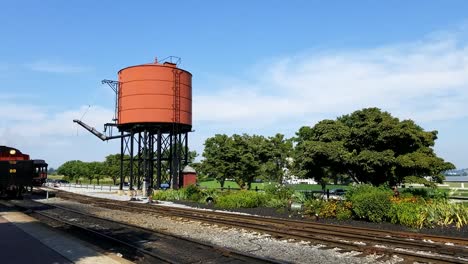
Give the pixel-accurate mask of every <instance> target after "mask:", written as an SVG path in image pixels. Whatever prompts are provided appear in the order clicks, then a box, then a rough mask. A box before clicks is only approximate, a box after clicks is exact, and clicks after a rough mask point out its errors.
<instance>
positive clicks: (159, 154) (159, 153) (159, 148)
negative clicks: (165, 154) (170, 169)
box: [156, 128, 162, 189]
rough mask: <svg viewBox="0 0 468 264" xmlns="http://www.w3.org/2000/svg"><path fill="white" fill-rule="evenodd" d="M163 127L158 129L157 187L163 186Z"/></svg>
mask: <svg viewBox="0 0 468 264" xmlns="http://www.w3.org/2000/svg"><path fill="white" fill-rule="evenodd" d="M161 136H162V135H161V129H160V128H159V129H158V138H157V140H158V141H157V167H156V171H157V176H156V189H159V188H161V170H162V169H161V156H162V155H161V140H162V139H161Z"/></svg>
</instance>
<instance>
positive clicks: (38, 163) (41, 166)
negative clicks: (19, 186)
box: [33, 159, 48, 186]
mask: <svg viewBox="0 0 468 264" xmlns="http://www.w3.org/2000/svg"><path fill="white" fill-rule="evenodd" d="M33 164H34V175H33V186H42V184H44V183H45V182H46V180H47V166H48V164H47V163H46V162H45V160H39V159H35V160H33Z"/></svg>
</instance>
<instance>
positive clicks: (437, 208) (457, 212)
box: [424, 201, 468, 228]
mask: <svg viewBox="0 0 468 264" xmlns="http://www.w3.org/2000/svg"><path fill="white" fill-rule="evenodd" d="M424 211H425V214H426V215H427V219H426V225H427V226H429V227H432V226H435V225H438V226H449V225H452V224H454V225H455V226H456V227H457V228H460V227H462V226H465V225H468V210H467V207H466V206H464V205H463V204H459V203H453V204H452V203H448V202H447V201H434V202H433V203H428V204H427V206H425V207H424Z"/></svg>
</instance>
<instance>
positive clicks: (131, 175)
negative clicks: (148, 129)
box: [129, 130, 135, 190]
mask: <svg viewBox="0 0 468 264" xmlns="http://www.w3.org/2000/svg"><path fill="white" fill-rule="evenodd" d="M134 135H135V132H133V130H132V132H131V133H130V187H129V188H130V190H133V182H134V177H133V137H134Z"/></svg>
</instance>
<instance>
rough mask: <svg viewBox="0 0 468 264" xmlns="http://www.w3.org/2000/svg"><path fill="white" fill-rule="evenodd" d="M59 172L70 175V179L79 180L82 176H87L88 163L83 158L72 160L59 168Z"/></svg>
mask: <svg viewBox="0 0 468 264" xmlns="http://www.w3.org/2000/svg"><path fill="white" fill-rule="evenodd" d="M57 174H61V175H64V176H66V177H68V179H70V180H75V181H76V182H78V180H79V179H80V177H86V176H87V175H88V167H87V166H86V163H85V162H82V161H81V160H70V161H67V162H65V163H64V164H62V165H61V166H60V167H59V168H58V169H57Z"/></svg>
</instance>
